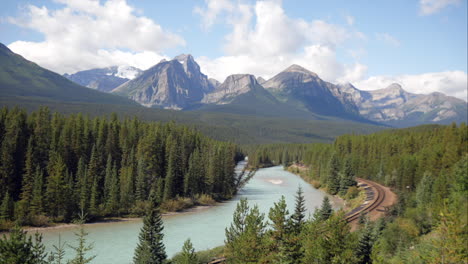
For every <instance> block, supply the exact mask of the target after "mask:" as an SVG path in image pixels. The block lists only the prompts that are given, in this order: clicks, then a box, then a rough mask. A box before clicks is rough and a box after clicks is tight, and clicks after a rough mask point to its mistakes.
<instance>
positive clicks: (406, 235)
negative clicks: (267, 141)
mask: <svg viewBox="0 0 468 264" xmlns="http://www.w3.org/2000/svg"><path fill="white" fill-rule="evenodd" d="M250 152H251V153H250V154H249V159H250V163H251V166H260V167H261V166H264V165H275V164H284V165H285V166H289V165H291V164H293V163H301V164H305V165H306V166H307V167H308V168H309V170H308V173H307V174H306V175H303V177H304V178H305V179H306V180H308V181H309V182H312V183H314V185H316V186H317V187H323V188H324V189H325V190H326V191H327V192H329V193H331V194H338V195H340V196H342V197H347V192H348V190H349V189H350V188H349V186H351V185H349V184H348V183H349V180H350V179H353V178H355V177H361V178H365V179H370V180H373V181H376V182H379V183H381V184H383V185H386V186H389V187H392V189H393V190H394V191H395V192H396V194H397V195H398V202H397V203H396V204H395V205H394V206H393V207H392V208H389V211H388V212H387V215H386V217H385V218H383V219H381V220H379V221H378V222H376V223H370V222H366V221H363V223H362V224H361V228H360V229H359V230H358V231H357V232H355V233H354V234H352V233H349V230H346V229H342V227H340V225H339V224H338V223H339V221H338V222H337V223H334V224H332V223H331V222H330V223H329V224H332V226H329V229H326V228H324V227H323V226H322V225H327V224H326V223H328V222H327V221H326V223H325V224H324V223H320V221H319V220H317V219H320V217H315V219H314V220H312V221H311V222H310V223H309V224H308V225H309V227H312V229H310V228H309V229H306V231H305V232H306V233H305V234H307V235H306V237H308V238H309V239H310V237H315V239H317V240H322V239H325V240H327V239H328V240H329V242H333V241H332V240H330V239H331V238H333V235H337V234H341V235H342V236H343V237H341V239H343V240H342V241H343V243H342V244H340V245H337V244H336V245H334V247H332V248H340V247H341V248H342V249H343V250H344V249H345V248H346V247H349V248H351V249H352V250H351V251H348V253H346V251H345V250H344V251H342V252H341V253H340V252H337V253H336V254H335V255H334V257H336V259H337V260H338V259H341V260H345V259H346V258H347V257H351V255H352V256H354V257H358V258H357V259H354V260H352V259H348V260H347V261H345V262H340V261H338V262H336V261H335V262H334V261H332V260H331V259H328V261H331V262H327V261H325V260H324V259H322V257H323V256H326V254H325V255H323V254H324V252H327V251H326V250H325V249H323V251H322V250H321V249H320V247H317V245H315V244H314V245H315V250H316V251H315V252H314V253H313V254H312V256H313V259H314V260H315V261H311V262H304V263H466V260H467V259H468V248H467V246H466V245H467V244H468V227H467V222H468V220H467V216H468V211H467V210H468V208H467V207H466V205H467V203H468V130H467V126H466V124H465V123H461V124H460V125H458V126H457V125H455V124H452V125H450V126H420V127H413V128H407V129H401V130H388V131H383V132H378V133H375V134H371V135H344V136H340V137H338V138H337V139H336V140H335V142H334V143H333V144H310V145H307V144H302V145H301V144H289V145H288V144H286V145H265V146H260V147H258V148H257V149H256V150H251V151H250ZM334 215H335V216H334V217H332V218H331V219H335V220H330V221H337V220H336V217H338V218H339V217H340V216H339V213H338V214H334ZM341 217H342V216H341ZM364 220H365V219H364ZM307 230H308V231H307ZM327 230H328V231H327ZM327 232H331V233H330V236H329V237H328V238H327V236H326V235H325V236H324V234H327ZM337 232H338V233H337ZM342 232H344V233H342ZM345 234H349V236H345ZM345 238H347V239H345ZM305 241H316V240H314V239H311V240H307V239H306V240H305ZM304 243H305V244H304V245H307V243H308V242H304ZM313 243H319V242H313ZM304 250H306V252H312V251H310V250H311V249H309V248H308V246H305V248H304ZM308 250H309V251H308ZM328 250H331V248H330V249H328ZM350 252H354V253H353V254H351V255H349V253H350ZM359 252H360V253H359ZM347 254H348V255H347ZM359 254H361V255H359ZM306 259H307V258H306ZM320 260H322V261H320ZM293 263H295V262H293ZM298 263H301V262H298Z"/></svg>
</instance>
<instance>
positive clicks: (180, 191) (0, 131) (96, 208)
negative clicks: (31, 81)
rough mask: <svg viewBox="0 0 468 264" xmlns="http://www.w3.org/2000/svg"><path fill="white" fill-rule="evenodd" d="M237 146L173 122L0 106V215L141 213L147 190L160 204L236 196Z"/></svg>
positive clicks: (25, 218) (28, 219) (31, 219)
mask: <svg viewBox="0 0 468 264" xmlns="http://www.w3.org/2000/svg"><path fill="white" fill-rule="evenodd" d="M240 158H241V154H240V151H239V149H238V147H237V146H236V145H234V144H231V143H225V142H219V141H214V140H211V139H209V138H207V137H205V136H203V135H201V134H200V133H199V132H197V131H195V130H193V129H190V128H187V127H184V126H178V125H175V124H174V123H166V124H161V123H146V122H141V121H139V120H138V119H136V118H133V119H129V118H127V119H122V120H121V119H119V118H118V117H117V116H116V115H112V116H110V117H96V118H93V119H91V118H89V117H87V116H83V115H81V114H77V115H70V116H63V115H60V114H57V113H54V114H51V113H50V112H49V110H48V109H47V108H41V109H40V110H39V111H37V112H33V113H31V114H27V113H26V112H25V111H24V110H22V109H18V108H14V109H7V108H3V109H1V110H0V201H1V204H0V217H1V221H3V222H5V221H13V220H18V221H19V222H20V223H23V224H36V222H37V221H38V219H43V217H42V218H41V216H47V217H50V218H52V220H54V221H70V220H72V219H73V218H76V217H77V216H78V213H79V212H84V213H85V214H87V215H88V216H89V217H91V218H92V217H100V216H108V215H109V216H113V215H126V214H144V212H145V207H146V206H147V205H148V196H149V193H150V190H155V192H156V195H157V196H158V198H159V199H160V200H161V202H162V203H163V204H165V203H166V204H167V203H168V202H169V201H172V200H174V199H179V197H188V198H191V199H196V197H197V196H200V195H202V194H205V195H209V196H212V197H213V198H214V199H226V198H229V197H231V196H232V195H233V194H235V192H236V191H237V190H236V186H235V184H234V183H235V182H236V179H235V175H234V167H235V164H236V162H237V161H238V160H239V159H240Z"/></svg>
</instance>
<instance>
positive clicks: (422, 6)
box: [419, 0, 461, 16]
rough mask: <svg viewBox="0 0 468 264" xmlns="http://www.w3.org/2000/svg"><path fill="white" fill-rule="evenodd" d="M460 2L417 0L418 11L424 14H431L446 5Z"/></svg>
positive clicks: (459, 1)
mask: <svg viewBox="0 0 468 264" xmlns="http://www.w3.org/2000/svg"><path fill="white" fill-rule="evenodd" d="M460 3H461V0H419V13H420V14H421V15H425V16H427V15H432V14H435V13H437V12H439V11H440V10H442V9H444V8H446V7H448V6H451V5H458V4H460Z"/></svg>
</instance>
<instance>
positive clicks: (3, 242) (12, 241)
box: [0, 225, 47, 264]
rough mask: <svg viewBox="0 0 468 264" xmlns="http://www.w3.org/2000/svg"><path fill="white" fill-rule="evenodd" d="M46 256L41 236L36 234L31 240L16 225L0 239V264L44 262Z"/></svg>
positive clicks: (36, 263)
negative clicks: (7, 234)
mask: <svg viewBox="0 0 468 264" xmlns="http://www.w3.org/2000/svg"><path fill="white" fill-rule="evenodd" d="M46 256H47V254H45V252H44V245H42V236H41V235H39V234H36V235H35V240H34V242H33V241H32V237H31V236H28V235H27V234H26V231H23V230H21V229H20V227H19V226H17V225H16V226H15V227H14V228H13V229H12V230H11V232H10V234H9V236H8V237H7V236H6V235H3V238H1V239H0V264H17V263H18V264H19V263H21V264H45V263H46V262H45V258H46Z"/></svg>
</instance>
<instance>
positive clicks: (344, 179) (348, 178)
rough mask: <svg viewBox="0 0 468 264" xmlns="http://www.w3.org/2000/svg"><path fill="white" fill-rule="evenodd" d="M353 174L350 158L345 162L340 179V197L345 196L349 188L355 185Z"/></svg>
mask: <svg viewBox="0 0 468 264" xmlns="http://www.w3.org/2000/svg"><path fill="white" fill-rule="evenodd" d="M354 178H355V173H354V169H353V164H352V160H351V158H349V157H348V158H347V159H346V160H345V163H344V166H343V173H342V174H341V179H340V195H345V194H346V191H347V190H348V188H349V187H351V186H355V185H356V180H355V179H354Z"/></svg>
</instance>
